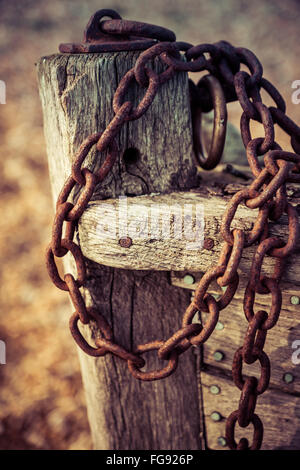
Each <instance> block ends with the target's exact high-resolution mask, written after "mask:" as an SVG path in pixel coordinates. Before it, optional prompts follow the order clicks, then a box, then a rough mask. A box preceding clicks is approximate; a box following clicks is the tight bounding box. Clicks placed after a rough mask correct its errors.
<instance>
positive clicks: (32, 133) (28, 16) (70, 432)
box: [0, 0, 300, 449]
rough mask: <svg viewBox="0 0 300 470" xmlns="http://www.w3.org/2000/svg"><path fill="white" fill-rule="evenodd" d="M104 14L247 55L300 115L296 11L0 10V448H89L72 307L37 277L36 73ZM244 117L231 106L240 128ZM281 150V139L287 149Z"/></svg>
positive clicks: (44, 183) (246, 7)
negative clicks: (2, 345) (0, 355)
mask: <svg viewBox="0 0 300 470" xmlns="http://www.w3.org/2000/svg"><path fill="white" fill-rule="evenodd" d="M100 8H113V9H116V10H117V11H118V12H119V13H120V14H121V15H122V16H123V17H124V18H126V19H134V20H140V21H145V22H149V23H154V24H158V25H161V26H165V27H167V28H170V29H172V30H174V31H175V33H176V35H177V39H178V40H182V41H188V42H191V43H193V44H199V43H203V42H205V43H211V42H216V41H218V40H221V39H225V40H227V41H230V42H231V43H233V44H234V45H235V46H244V47H247V48H250V49H251V50H253V52H254V53H256V54H257V55H258V57H259V58H260V59H261V61H262V63H263V65H264V76H265V77H266V78H268V79H269V80H271V81H272V82H273V83H274V85H275V86H276V87H278V88H279V90H280V91H281V92H282V94H283V96H284V98H285V99H286V101H287V108H288V114H289V115H290V116H291V117H292V118H293V119H295V120H298V122H299V118H300V105H298V106H297V105H295V104H292V101H291V95H292V88H291V84H292V82H293V81H294V80H297V79H298V80H299V79H300V60H299V53H300V50H299V49H300V48H299V24H300V23H299V21H300V2H298V1H297V0H285V2H282V1H281V0H252V1H251V2H249V1H248V0H247V1H245V0H223V1H219V0H218V1H217V0H216V1H214V2H212V1H204V0H185V1H182V0H170V1H168V0H160V1H159V0H151V1H148V0H126V2H124V1H122V0H118V1H116V0H110V1H108V0H102V1H97V0H87V1H82V0H80V1H79V0H72V1H71V0H63V1H62V0H52V1H51V2H49V1H48V0H40V1H38V0H10V1H7V0H0V22H1V24H0V80H3V81H5V83H6V87H7V96H6V104H5V105H4V104H3V105H2V104H1V105H0V116H1V118H0V135H1V146H0V148H1V159H0V190H1V199H0V210H1V218H0V225H1V232H0V256H1V282H0V296H1V300H0V301H1V304H0V308H1V315H0V340H4V341H5V342H6V347H7V359H6V360H7V364H6V365H1V364H0V449H91V448H92V443H91V439H90V434H89V426H88V422H87V416H86V410H85V401H84V392H83V390H82V382H81V376H80V369H79V362H78V358H77V354H76V347H75V345H74V344H73V341H72V339H71V337H70V334H69V331H68V313H69V311H70V306H69V301H68V296H66V295H65V294H64V293H63V292H62V291H59V290H58V289H56V288H55V287H54V286H53V285H52V284H51V282H50V280H49V279H48V276H47V273H46V271H45V267H44V251H45V247H46V245H47V244H48V240H49V235H50V230H51V222H52V218H53V207H52V200H51V194H50V185H49V180H48V168H47V157H46V153H45V143H44V138H43V122H42V112H41V105H40V101H39V96H38V88H37V80H36V72H35V62H36V61H37V59H38V58H39V57H40V56H42V55H48V54H52V53H55V52H57V51H58V44H59V43H61V42H79V41H81V39H82V32H83V29H84V27H85V25H86V23H87V21H88V19H89V17H90V16H91V15H92V14H93V13H94V12H95V11H96V10H98V9H100ZM239 116H240V111H239V107H238V106H237V105H235V104H234V105H232V108H230V119H231V121H232V122H233V123H234V124H235V125H236V126H237V127H238V126H239ZM259 131H260V133H259ZM254 133H257V135H260V134H261V130H260V129H259V128H258V129H254ZM281 139H283V140H281ZM284 139H285V138H284V137H283V136H282V135H281V134H280V135H279V138H278V139H277V140H278V141H279V143H281V144H283V145H284V144H288V141H285V140H284ZM287 148H289V147H288V146H287Z"/></svg>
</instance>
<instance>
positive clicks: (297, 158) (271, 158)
mask: <svg viewBox="0 0 300 470" xmlns="http://www.w3.org/2000/svg"><path fill="white" fill-rule="evenodd" d="M299 150H300V149H299ZM276 160H285V161H287V162H293V163H295V165H296V168H300V154H299V155H298V154H296V153H292V152H285V151H284V150H273V151H272V152H268V153H267V154H266V155H265V156H264V163H265V166H266V168H268V170H269V172H270V173H271V174H272V175H273V176H275V175H276V173H277V172H278V170H279V168H278V166H277V165H276V163H275V161H276ZM292 171H293V169H292ZM287 181H288V182H290V183H299V182H300V175H299V174H296V173H290V174H289V175H288V177H287Z"/></svg>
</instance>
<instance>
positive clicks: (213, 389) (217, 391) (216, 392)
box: [209, 385, 221, 395]
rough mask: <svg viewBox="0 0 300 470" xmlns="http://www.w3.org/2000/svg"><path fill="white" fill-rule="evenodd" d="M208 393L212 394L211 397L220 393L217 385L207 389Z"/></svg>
mask: <svg viewBox="0 0 300 470" xmlns="http://www.w3.org/2000/svg"><path fill="white" fill-rule="evenodd" d="M209 391H210V393H212V394H213V395H218V394H219V393H220V391H221V389H220V387H218V385H212V386H211V387H210V389H209Z"/></svg>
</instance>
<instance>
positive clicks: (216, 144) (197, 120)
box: [193, 75, 227, 170]
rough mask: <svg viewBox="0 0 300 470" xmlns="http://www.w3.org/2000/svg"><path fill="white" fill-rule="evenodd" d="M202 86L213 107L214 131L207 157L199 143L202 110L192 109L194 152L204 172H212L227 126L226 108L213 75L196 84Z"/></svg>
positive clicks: (222, 93) (220, 155) (217, 82)
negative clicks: (206, 90)
mask: <svg viewBox="0 0 300 470" xmlns="http://www.w3.org/2000/svg"><path fill="white" fill-rule="evenodd" d="M201 85H204V86H205V87H207V88H208V89H209V92H210V94H211V96H212V101H213V105H214V129H213V135H212V140H211V144H210V148H209V152H208V155H207V156H205V155H204V151H203V146H202V143H201V117H202V110H201V109H200V108H199V107H195V108H194V109H193V141H194V152H195V155H196V158H197V161H198V163H199V165H200V166H201V167H202V168H204V169H205V170H212V169H213V168H215V167H216V166H217V165H218V163H219V162H220V160H221V157H222V154H223V150H224V144H225V138H226V126H227V108H226V99H225V96H224V92H223V89H222V86H221V84H220V82H219V80H218V79H217V78H216V77H214V76H213V75H205V76H204V77H203V78H202V79H201V80H200V81H199V83H198V85H197V86H198V87H199V86H201Z"/></svg>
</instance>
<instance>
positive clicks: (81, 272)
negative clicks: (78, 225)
mask: <svg viewBox="0 0 300 470" xmlns="http://www.w3.org/2000/svg"><path fill="white" fill-rule="evenodd" d="M61 246H62V247H63V248H66V249H67V251H70V252H71V253H72V255H73V257H74V259H75V263H76V267H77V273H78V278H77V280H76V282H77V284H78V286H79V287H81V286H82V285H83V284H84V282H85V279H86V267H85V262H84V258H83V254H82V252H81V250H80V248H79V246H78V245H76V243H74V242H72V241H71V240H68V239H65V238H63V239H62V240H61ZM46 266H47V271H48V274H49V276H50V279H51V280H52V282H53V284H54V285H55V286H56V287H58V289H61V290H65V291H68V290H69V289H68V286H67V284H66V282H65V281H63V280H62V279H61V277H60V275H59V272H58V269H57V266H56V263H55V260H54V253H53V250H52V245H51V243H50V244H49V246H48V248H47V250H46Z"/></svg>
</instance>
